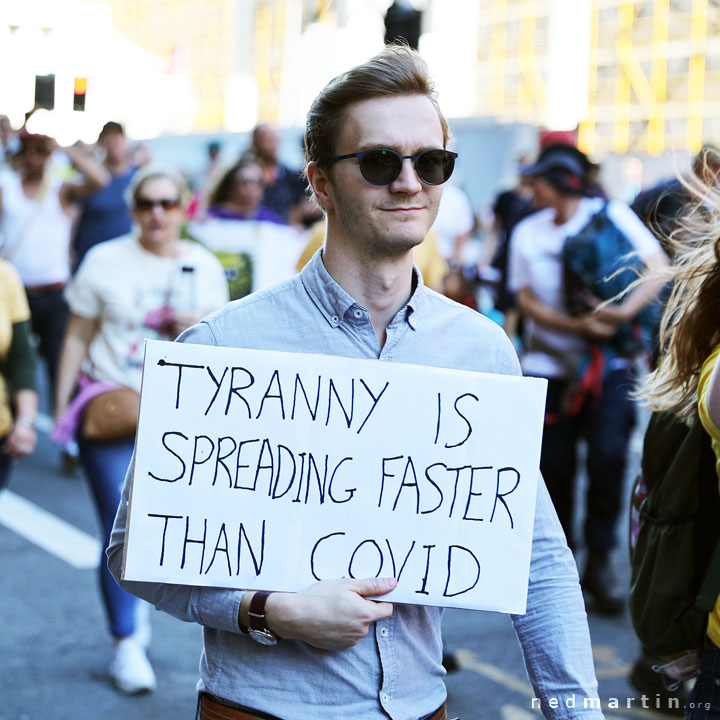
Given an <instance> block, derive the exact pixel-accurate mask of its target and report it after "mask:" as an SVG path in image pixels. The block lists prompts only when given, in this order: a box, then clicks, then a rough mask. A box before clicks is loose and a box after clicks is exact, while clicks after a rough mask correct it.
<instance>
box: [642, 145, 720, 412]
mask: <svg viewBox="0 0 720 720" xmlns="http://www.w3.org/2000/svg"><path fill="white" fill-rule="evenodd" d="M719 167H720V154H719V153H718V151H717V150H716V149H715V148H712V147H706V148H703V150H702V151H701V152H700V154H699V155H698V158H697V160H696V162H695V166H694V170H693V172H692V173H691V174H690V175H689V176H688V177H687V178H684V179H683V180H682V182H683V185H684V186H685V188H686V190H687V191H688V193H689V195H690V197H691V198H692V201H691V202H690V203H689V204H688V206H687V208H686V210H685V212H684V215H683V217H682V219H681V220H680V222H679V223H678V227H677V229H676V230H675V231H673V232H672V233H671V235H670V237H667V238H665V239H664V241H665V244H666V246H667V248H668V250H669V252H670V254H671V256H672V258H673V263H672V265H671V266H670V267H669V268H668V269H667V270H666V271H665V272H664V273H663V275H664V276H665V277H667V279H668V280H669V281H670V282H671V283H672V290H671V292H670V297H669V299H668V301H667V304H666V306H665V311H664V313H663V317H662V321H661V324H660V342H659V347H660V354H659V360H658V364H657V367H656V368H655V370H654V371H653V372H652V373H650V374H649V375H648V377H647V378H646V379H645V382H644V383H643V385H642V387H641V390H640V392H639V395H640V396H641V397H643V398H644V399H645V400H646V402H647V404H648V405H649V406H650V408H651V409H652V410H654V411H663V410H668V411H672V412H674V413H676V414H677V415H678V416H679V417H682V418H684V419H686V420H688V421H689V420H690V419H691V418H693V417H694V415H695V413H696V409H697V384H698V379H699V376H700V371H701V369H702V366H703V363H704V362H705V360H706V359H707V357H708V356H709V355H710V353H711V352H712V350H713V348H714V347H715V346H716V345H717V344H718V343H720V189H719V188H718V187H717V180H718V169H719Z"/></svg>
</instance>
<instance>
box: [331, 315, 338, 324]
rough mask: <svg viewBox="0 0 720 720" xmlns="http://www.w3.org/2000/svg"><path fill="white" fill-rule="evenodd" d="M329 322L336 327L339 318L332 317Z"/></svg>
mask: <svg viewBox="0 0 720 720" xmlns="http://www.w3.org/2000/svg"><path fill="white" fill-rule="evenodd" d="M330 320H332V323H333V325H338V324H339V323H340V318H339V317H338V316H337V315H333V316H332V317H331V318H330Z"/></svg>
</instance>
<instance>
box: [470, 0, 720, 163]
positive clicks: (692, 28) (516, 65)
mask: <svg viewBox="0 0 720 720" xmlns="http://www.w3.org/2000/svg"><path fill="white" fill-rule="evenodd" d="M587 1H588V2H589V3H590V23H589V27H588V28H587V29H586V28H578V32H582V33H584V32H586V31H587V43H588V45H589V60H588V68H587V72H588V75H587V107H586V111H585V113H584V117H582V118H580V122H579V128H578V129H579V143H580V145H581V147H582V148H583V149H584V150H585V151H587V152H590V153H593V154H604V153H607V152H614V153H626V152H629V151H633V152H641V153H648V154H651V155H656V154H660V153H662V152H664V151H667V150H688V151H691V152H694V151H696V150H698V149H699V148H700V146H701V145H702V143H703V142H708V141H709V142H712V141H713V140H715V141H718V140H720V83H719V82H718V80H720V1H718V0H587ZM576 2H583V0H576ZM481 4H482V5H483V7H484V9H485V12H484V13H482V14H481V15H482V17H484V18H485V21H484V22H483V23H482V24H481V26H480V28H479V32H480V34H481V42H480V44H479V47H480V48H481V51H480V56H479V59H478V75H477V82H478V84H479V85H480V86H482V87H486V88H488V92H486V93H478V97H479V98H481V102H479V104H478V107H477V114H478V115H487V116H492V117H497V118H500V119H502V120H505V121H525V122H527V121H529V122H533V123H535V124H537V125H540V126H542V125H546V124H547V116H548V58H549V53H550V32H549V28H550V26H551V24H552V21H553V18H552V13H553V12H557V9H558V5H559V3H553V2H551V1H550V0H481Z"/></svg>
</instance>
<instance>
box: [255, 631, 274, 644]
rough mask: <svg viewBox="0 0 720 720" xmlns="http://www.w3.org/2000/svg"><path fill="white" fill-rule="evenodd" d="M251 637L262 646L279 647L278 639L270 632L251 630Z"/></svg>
mask: <svg viewBox="0 0 720 720" xmlns="http://www.w3.org/2000/svg"><path fill="white" fill-rule="evenodd" d="M249 633H250V637H251V638H252V639H253V640H254V641H255V642H259V643H260V644H261V645H277V644H278V639H277V637H276V636H275V635H273V634H272V633H271V632H270V631H269V630H250V631H249Z"/></svg>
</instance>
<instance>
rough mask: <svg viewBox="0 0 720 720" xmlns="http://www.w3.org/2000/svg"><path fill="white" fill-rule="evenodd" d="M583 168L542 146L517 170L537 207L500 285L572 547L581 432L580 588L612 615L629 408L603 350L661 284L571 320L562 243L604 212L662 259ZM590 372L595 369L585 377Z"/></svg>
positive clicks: (519, 234) (546, 468)
mask: <svg viewBox="0 0 720 720" xmlns="http://www.w3.org/2000/svg"><path fill="white" fill-rule="evenodd" d="M591 169H592V164H591V163H590V162H589V160H588V158H587V157H586V156H585V155H584V154H583V153H582V152H580V151H579V150H578V149H577V148H575V147H573V146H571V145H563V144H555V145H550V146H548V147H546V148H545V149H544V150H543V151H542V152H541V154H540V156H539V158H538V160H537V162H536V163H535V164H534V165H530V166H528V167H525V168H524V169H523V173H524V174H525V175H526V176H527V177H529V178H531V181H532V189H533V196H534V202H535V204H536V205H538V206H539V207H541V208H543V209H542V210H541V211H540V212H537V213H535V214H534V215H532V216H530V217H528V218H526V219H525V220H523V221H522V222H520V223H519V224H518V225H517V226H516V228H515V230H514V232H513V235H512V238H511V246H510V273H509V277H510V280H509V284H510V288H511V290H512V291H513V292H515V293H516V297H517V300H518V305H519V307H520V309H521V311H522V312H523V313H524V315H525V317H526V319H527V322H526V335H527V336H526V338H525V345H524V347H525V353H524V355H523V358H522V367H523V371H524V373H525V374H526V375H534V376H538V377H545V378H548V380H549V383H548V396H547V405H546V415H545V428H544V433H543V445H542V457H541V464H540V467H541V471H542V474H543V477H544V478H545V481H546V482H547V485H548V490H549V491H550V496H551V497H552V499H553V502H554V504H555V507H556V509H557V511H558V516H559V518H560V522H561V523H562V526H563V528H564V530H565V534H566V537H567V540H568V543H569V545H570V547H571V548H573V547H575V546H576V540H575V537H574V534H573V516H574V495H575V493H574V482H575V470H576V450H577V443H578V441H579V439H580V436H581V434H582V433H584V434H585V436H586V437H587V442H588V449H587V473H588V492H587V502H586V508H587V510H586V513H585V518H584V541H585V546H586V548H587V551H588V552H587V564H586V567H585V571H584V574H583V577H582V585H583V589H584V590H585V591H586V592H587V593H588V595H589V599H590V600H591V604H590V607H591V608H593V609H594V610H596V611H598V612H601V613H604V614H609V615H613V614H617V613H619V612H621V611H622V608H623V605H624V595H625V593H624V592H623V590H622V589H621V588H620V586H619V584H618V582H617V578H616V577H615V575H614V573H613V570H612V565H611V563H610V552H611V550H612V549H613V548H614V547H615V546H616V543H617V539H616V536H615V532H616V525H617V519H618V516H619V513H620V507H621V504H622V490H623V481H624V474H625V466H626V457H627V449H628V442H629V439H630V433H631V431H632V428H633V425H634V422H635V418H634V414H635V408H634V402H633V400H632V397H631V391H632V388H633V382H634V380H633V376H632V372H631V364H632V357H626V356H623V354H619V353H617V352H610V350H609V347H610V341H611V339H612V338H613V336H615V335H616V333H617V332H618V329H619V327H620V326H621V325H623V324H624V323H628V322H630V321H632V320H633V318H635V317H636V316H637V314H638V313H639V312H640V311H641V310H642V309H643V308H644V307H645V306H646V305H647V304H649V303H650V302H651V301H652V300H653V299H654V298H655V297H656V295H657V293H658V292H659V290H660V286H661V281H657V282H655V281H651V282H648V281H646V282H644V283H643V284H641V285H639V286H638V287H636V288H635V290H634V291H632V292H631V293H630V294H628V295H627V296H626V297H625V298H624V299H623V300H622V302H620V303H617V304H613V305H610V306H607V307H605V308H602V307H601V308H599V309H596V310H593V311H589V312H586V313H584V314H580V315H570V314H569V312H568V310H567V309H566V304H565V292H564V279H563V260H562V251H563V246H564V244H565V241H566V239H567V238H569V237H571V236H574V235H576V234H577V233H579V232H580V231H581V230H583V228H585V227H586V226H587V225H588V223H589V222H590V220H591V218H593V217H594V216H595V215H596V214H597V213H599V212H601V211H603V212H606V213H607V217H608V218H609V221H611V222H612V224H614V225H615V227H616V228H618V229H619V230H620V231H621V232H622V234H623V235H625V237H626V238H627V239H628V240H629V241H630V243H631V245H632V246H633V247H634V249H635V250H636V251H637V253H638V254H639V256H640V257H641V258H642V260H643V261H644V263H645V264H646V265H651V264H652V265H655V266H662V265H665V264H666V263H667V259H666V257H665V254H664V253H663V251H662V249H661V248H660V245H659V243H658V242H657V240H656V239H655V237H654V236H653V235H652V234H651V233H650V232H649V231H648V230H647V228H646V227H645V226H644V225H643V224H642V223H641V222H640V220H639V219H638V218H637V216H636V215H635V214H634V213H633V212H632V210H630V208H629V207H627V206H626V205H625V204H623V203H621V202H617V201H614V200H611V201H609V202H607V201H606V200H604V199H602V198H598V197H588V195H589V192H588V181H589V176H590V174H591V173H590V171H591ZM597 304H598V305H599V301H598V303H597ZM591 346H592V347H593V348H594V349H595V350H597V351H598V352H595V354H594V355H593V356H592V357H595V358H597V359H598V364H597V365H595V364H593V365H589V361H588V358H589V357H590V355H589V353H590V347H591ZM593 352H594V351H593ZM591 367H592V368H596V369H597V368H600V369H599V371H598V372H597V373H596V374H595V375H594V376H591V373H590V368H591ZM579 378H582V380H579ZM593 378H594V380H595V387H594V388H593V391H594V393H595V394H593V392H592V391H588V392H587V394H585V395H583V394H582V393H583V391H584V390H586V389H588V388H589V387H590V383H591V382H592V380H593Z"/></svg>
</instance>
